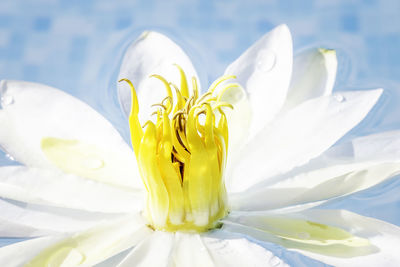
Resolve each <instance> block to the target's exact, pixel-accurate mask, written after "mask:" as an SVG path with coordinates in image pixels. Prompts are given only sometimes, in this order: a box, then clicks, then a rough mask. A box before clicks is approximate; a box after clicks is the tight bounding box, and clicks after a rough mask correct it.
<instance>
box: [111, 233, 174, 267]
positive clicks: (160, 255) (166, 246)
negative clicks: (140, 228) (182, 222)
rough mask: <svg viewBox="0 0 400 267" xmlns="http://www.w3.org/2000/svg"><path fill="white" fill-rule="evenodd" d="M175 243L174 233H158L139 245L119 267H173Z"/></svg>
mask: <svg viewBox="0 0 400 267" xmlns="http://www.w3.org/2000/svg"><path fill="white" fill-rule="evenodd" d="M173 241H174V234H173V233H168V232H159V231H156V232H154V233H153V234H151V235H150V236H149V237H147V238H146V239H145V240H143V241H142V242H141V243H140V244H138V245H137V246H136V247H135V248H134V249H133V250H132V251H131V252H130V253H129V254H128V255H127V256H126V257H125V259H124V260H122V261H121V263H119V264H118V265H117V267H131V266H136V267H139V266H141V267H148V266H157V267H163V266H165V267H167V266H171V267H172V266H173V265H171V251H172V248H173Z"/></svg>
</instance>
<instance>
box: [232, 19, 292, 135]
mask: <svg viewBox="0 0 400 267" xmlns="http://www.w3.org/2000/svg"><path fill="white" fill-rule="evenodd" d="M292 54H293V51H292V37H291V35H290V31H289V29H288V27H287V26H286V25H280V26H278V27H276V28H275V29H273V30H272V31H270V32H269V33H267V34H265V35H264V36H263V37H262V38H261V39H260V40H258V41H257V42H256V43H255V44H254V45H252V46H251V47H250V48H249V49H247V50H246V51H245V52H244V53H243V54H242V55H241V56H240V57H239V58H238V59H236V60H235V61H234V62H233V63H232V64H231V65H229V66H228V68H227V69H226V71H225V74H232V75H236V77H237V80H238V82H239V83H240V84H241V85H242V86H244V87H245V88H246V90H247V91H248V93H249V95H250V103H251V105H252V106H251V107H252V114H253V116H252V123H251V128H250V133H251V134H250V136H254V135H255V134H257V132H258V131H260V130H261V129H262V128H263V127H264V126H265V125H266V124H267V123H268V122H269V121H271V120H272V119H273V118H274V117H275V115H276V114H277V113H278V112H279V110H280V109H281V108H282V105H283V103H284V101H285V99H286V93H287V90H288V87H289V83H290V76H291V72H292V60H293V59H292Z"/></svg>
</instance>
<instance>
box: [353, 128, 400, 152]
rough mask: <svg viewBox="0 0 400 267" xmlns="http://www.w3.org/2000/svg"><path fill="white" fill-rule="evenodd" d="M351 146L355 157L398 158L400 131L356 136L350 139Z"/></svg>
mask: <svg viewBox="0 0 400 267" xmlns="http://www.w3.org/2000/svg"><path fill="white" fill-rule="evenodd" d="M352 147H353V153H354V157H355V158H356V159H365V158H371V157H373V158H376V159H393V158H400V131H399V130H397V131H390V132H383V133H378V134H373V135H367V136H363V137H358V138H355V139H353V140H352Z"/></svg>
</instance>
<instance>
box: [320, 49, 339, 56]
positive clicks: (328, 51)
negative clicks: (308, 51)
mask: <svg viewBox="0 0 400 267" xmlns="http://www.w3.org/2000/svg"><path fill="white" fill-rule="evenodd" d="M318 52H320V53H321V54H323V55H335V56H336V50H335V49H331V48H324V47H320V48H318Z"/></svg>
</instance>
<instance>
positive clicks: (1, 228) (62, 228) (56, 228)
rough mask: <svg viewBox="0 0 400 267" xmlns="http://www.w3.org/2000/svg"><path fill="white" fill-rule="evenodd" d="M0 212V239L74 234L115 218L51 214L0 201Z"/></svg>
mask: <svg viewBox="0 0 400 267" xmlns="http://www.w3.org/2000/svg"><path fill="white" fill-rule="evenodd" d="M0 211H1V212H0V236H1V237H35V236H44V235H49V234H55V233H67V232H74V231H79V230H83V229H86V228H89V227H91V226H93V225H95V224H97V223H99V222H101V221H103V220H106V219H108V220H110V219H111V218H113V217H115V216H113V217H111V216H108V217H106V216H105V214H102V215H103V216H102V218H99V216H96V215H93V214H85V215H82V214H79V215H77V214H76V213H72V212H71V213H69V214H68V215H65V214H59V213H55V212H53V213H52V212H47V211H44V210H39V209H37V208H34V207H20V206H17V205H15V204H11V203H9V202H7V201H4V200H1V199H0ZM113 219H115V218H113Z"/></svg>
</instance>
